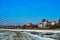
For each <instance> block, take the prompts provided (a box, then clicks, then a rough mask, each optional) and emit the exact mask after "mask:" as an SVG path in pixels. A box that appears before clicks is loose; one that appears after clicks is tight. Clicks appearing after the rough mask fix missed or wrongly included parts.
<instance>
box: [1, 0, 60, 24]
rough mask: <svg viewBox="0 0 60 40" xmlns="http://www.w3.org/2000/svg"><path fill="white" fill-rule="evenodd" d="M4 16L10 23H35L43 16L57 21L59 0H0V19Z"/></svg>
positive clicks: (59, 11)
mask: <svg viewBox="0 0 60 40" xmlns="http://www.w3.org/2000/svg"><path fill="white" fill-rule="evenodd" d="M5 17H6V18H7V23H8V24H12V25H19V24H27V23H29V22H32V23H35V24H37V23H40V22H41V19H43V18H46V19H48V20H51V21H53V20H54V21H57V19H59V18H60V0H0V21H3V20H4V18H5ZM0 24H1V22H0Z"/></svg>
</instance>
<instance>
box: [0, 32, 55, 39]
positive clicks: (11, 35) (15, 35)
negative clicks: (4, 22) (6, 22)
mask: <svg viewBox="0 0 60 40" xmlns="http://www.w3.org/2000/svg"><path fill="white" fill-rule="evenodd" d="M0 40H54V39H51V38H43V37H40V36H38V35H34V34H30V33H27V32H17V31H0Z"/></svg>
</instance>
